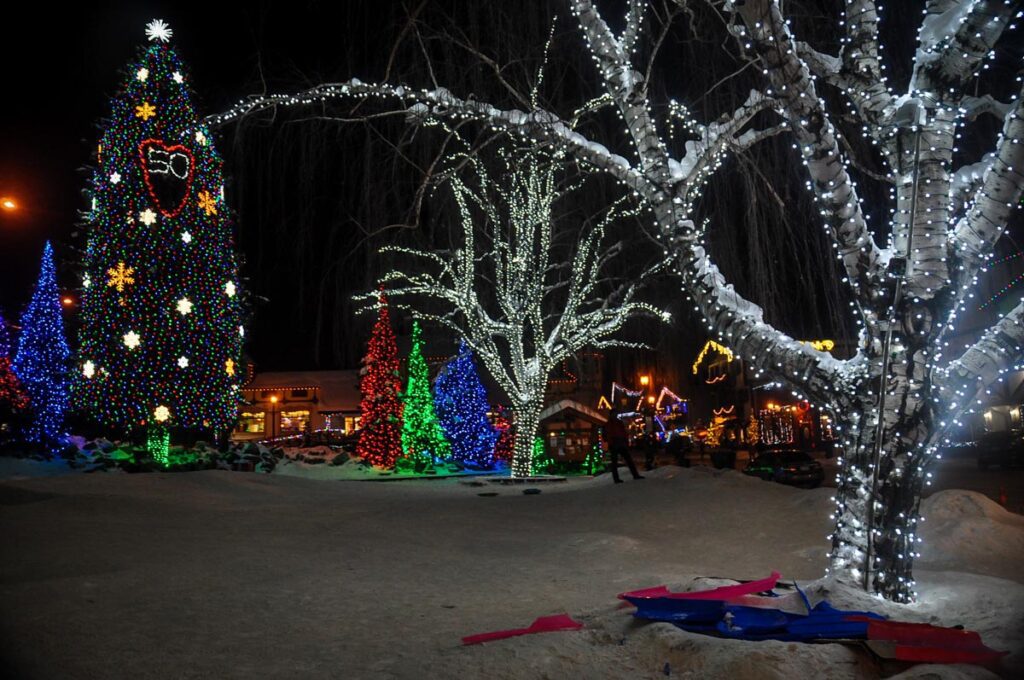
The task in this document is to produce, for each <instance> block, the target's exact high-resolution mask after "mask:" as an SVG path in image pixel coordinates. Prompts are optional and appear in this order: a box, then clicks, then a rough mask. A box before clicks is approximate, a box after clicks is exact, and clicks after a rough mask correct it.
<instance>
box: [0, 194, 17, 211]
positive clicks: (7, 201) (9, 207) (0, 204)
mask: <svg viewBox="0 0 1024 680" xmlns="http://www.w3.org/2000/svg"><path fill="white" fill-rule="evenodd" d="M0 208H3V209H4V210H5V211H7V212H14V211H15V210H17V209H18V202H17V201H15V200H14V199H13V198H11V197H10V196H4V197H2V198H0Z"/></svg>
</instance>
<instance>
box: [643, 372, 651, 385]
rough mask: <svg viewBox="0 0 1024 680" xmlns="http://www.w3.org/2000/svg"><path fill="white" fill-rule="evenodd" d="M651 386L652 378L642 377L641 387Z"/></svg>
mask: <svg viewBox="0 0 1024 680" xmlns="http://www.w3.org/2000/svg"><path fill="white" fill-rule="evenodd" d="M650 384H651V376H649V375H642V376H640V387H647V386H648V385H650Z"/></svg>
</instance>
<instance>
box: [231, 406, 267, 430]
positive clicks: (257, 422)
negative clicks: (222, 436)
mask: <svg viewBox="0 0 1024 680" xmlns="http://www.w3.org/2000/svg"><path fill="white" fill-rule="evenodd" d="M266 416H267V414H266V413H264V412H263V411H255V412H254V411H242V412H241V413H240V414H239V416H238V426H237V427H236V428H235V431H236V432H250V433H262V432H265V431H266V430H265V428H266Z"/></svg>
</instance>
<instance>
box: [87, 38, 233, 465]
mask: <svg viewBox="0 0 1024 680" xmlns="http://www.w3.org/2000/svg"><path fill="white" fill-rule="evenodd" d="M158 24H159V25H158ZM147 34H148V35H149V38H150V40H151V41H152V42H151V44H150V45H149V46H148V47H146V48H145V49H143V50H142V51H141V54H140V56H139V57H138V59H137V60H136V61H134V62H133V63H132V64H130V65H129V67H128V69H127V71H126V77H125V80H124V82H123V83H122V88H121V91H120V92H119V93H118V94H116V95H115V96H114V98H113V100H112V101H111V113H110V116H109V117H108V118H107V119H106V120H105V121H104V123H103V126H102V130H101V136H100V142H99V144H98V146H97V147H96V158H95V165H94V168H93V176H92V181H91V183H90V186H89V190H88V194H89V196H90V198H91V209H90V211H89V212H88V221H89V228H88V241H87V244H86V249H85V261H84V263H83V269H84V278H83V281H82V317H81V319H82V327H81V333H80V342H81V348H80V350H79V356H78V362H77V370H76V375H77V380H76V384H75V388H76V389H75V397H76V403H77V404H78V406H79V407H80V408H82V409H83V410H84V411H85V412H87V413H88V414H89V415H90V416H92V417H93V418H95V419H96V420H97V421H99V422H101V423H103V424H106V425H109V426H114V427H119V428H131V427H135V426H140V425H154V424H156V426H158V427H159V428H161V429H166V428H169V427H182V428H188V429H192V430H214V431H223V430H226V429H228V428H230V427H231V426H232V424H233V423H234V422H235V419H236V418H237V407H238V403H239V400H240V396H239V392H238V389H239V381H240V379H241V376H240V375H239V371H238V370H237V369H238V367H239V366H240V364H241V359H242V357H241V354H242V338H243V335H244V328H243V326H242V319H243V311H242V303H241V296H240V294H239V285H238V267H237V264H236V260H235V254H234V251H233V246H232V240H233V237H232V225H231V220H230V211H229V210H228V208H227V206H226V205H225V201H224V180H223V177H222V174H221V172H222V161H221V158H220V156H219V155H218V153H217V151H216V149H215V148H214V145H213V141H212V139H211V136H210V133H209V131H208V130H207V129H206V127H205V126H204V125H203V124H202V123H201V122H200V120H199V118H198V116H197V113H196V110H195V108H194V106H193V104H192V99H191V93H190V86H189V82H190V81H189V77H188V71H187V69H186V68H185V66H184V64H183V63H182V62H181V60H180V59H179V57H178V55H177V54H176V53H175V51H174V50H173V49H171V47H170V46H169V45H168V44H167V40H168V39H169V37H170V30H169V29H168V28H167V27H166V25H165V24H163V23H162V22H153V23H151V24H150V25H149V27H148V31H147ZM153 439H154V441H155V440H159V441H164V438H163V437H162V436H161V437H154V438H153ZM159 453H160V452H155V454H157V455H158V454H159ZM164 453H166V452H164Z"/></svg>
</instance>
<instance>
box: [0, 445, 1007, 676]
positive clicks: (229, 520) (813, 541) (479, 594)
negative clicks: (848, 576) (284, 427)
mask: <svg viewBox="0 0 1024 680" xmlns="http://www.w3.org/2000/svg"><path fill="white" fill-rule="evenodd" d="M320 454H323V455H317V454H315V452H290V453H288V454H283V455H282V457H281V459H280V460H279V463H278V465H277V466H276V467H275V469H274V473H273V474H268V475H259V474H237V473H230V472H224V471H216V470H209V471H203V472H190V473H181V474H138V475H116V476H115V475H97V474H93V475H64V476H62V477H55V478H39V479H32V480H25V481H19V482H7V483H4V484H2V485H0V535H3V536H5V539H6V540H7V541H8V542H9V544H10V545H12V546H16V548H17V549H16V550H9V551H0V573H3V574H4V575H5V577H4V583H3V595H4V603H5V606H4V607H3V608H2V612H0V625H3V626H4V630H6V631H8V632H9V634H8V635H7V636H5V637H4V638H3V639H0V658H3V659H5V661H7V660H8V659H9V660H10V662H11V664H13V667H15V668H17V669H18V670H19V671H22V672H21V673H20V677H84V676H89V677H113V676H118V677H121V676H124V677H138V678H152V677H160V674H161V671H162V669H166V668H173V669H174V671H175V674H176V675H179V676H182V677H215V678H224V679H225V680H227V679H229V678H246V679H247V680H248V679H254V678H278V677H296V676H301V677H303V678H311V679H316V678H338V677H344V678H399V679H404V678H488V679H490V678H496V679H500V678H507V679H510V680H513V679H514V680H526V679H527V678H529V679H533V678H545V677H547V678H601V679H602V680H603V679H608V680H614V679H618V678H622V679H626V678H629V679H633V678H648V679H651V680H654V679H656V678H666V677H669V678H720V677H728V678H739V679H741V680H742V679H746V678H749V679H754V678H757V679H760V678H780V679H781V678H786V679H787V680H788V679H789V678H837V679H838V678H850V679H861V678H878V677H879V676H880V674H881V673H882V672H883V671H884V672H885V673H891V672H898V671H899V670H901V668H895V669H894V668H888V667H887V668H879V667H878V666H877V665H876V662H875V661H874V660H873V659H872V657H871V656H870V655H869V654H868V653H867V652H865V651H863V650H862V649H860V648H857V647H848V646H844V645H839V644H834V643H829V644H798V643H788V642H756V643H755V642H744V641H738V640H726V639H719V638H714V637H709V636H700V635H696V634H693V633H687V632H684V631H682V630H679V629H677V628H675V627H674V626H671V625H667V624H659V623H646V622H642V621H638V620H636V619H634V618H633V616H632V612H633V610H632V608H631V607H629V606H627V605H625V604H624V603H622V602H620V601H618V600H617V599H616V598H615V596H616V594H617V593H619V592H622V591H625V590H631V589H636V588H643V587H650V586H655V585H659V584H665V585H667V586H669V587H670V588H672V589H673V590H693V589H697V588H704V587H709V586H713V585H719V584H722V583H726V582H728V581H726V580H723V579H722V578H721V577H732V578H736V579H751V578H759V577H764V576H766V575H767V574H768V573H769V572H770V571H771V570H772V569H776V570H778V571H780V572H782V574H783V581H784V582H788V581H790V580H792V579H796V580H797V582H798V583H799V584H800V586H801V587H804V588H805V589H806V590H807V591H808V594H809V596H810V597H811V599H812V600H815V599H817V598H821V597H827V598H828V600H829V601H830V602H832V603H833V604H834V605H836V606H837V607H842V608H848V609H869V610H873V611H876V612H878V613H881V614H885V615H888V616H891V617H893V618H896V619H899V620H908V621H920V622H929V623H934V624H937V625H942V626H955V625H963V626H964V627H966V628H968V629H971V630H976V631H978V632H979V633H981V635H982V638H983V640H984V641H985V642H986V643H987V644H988V645H989V646H991V647H993V648H996V649H1002V650H1012V651H1013V654H1011V655H1010V656H1009V657H1007V658H1005V659H1003V662H1002V666H1001V667H1000V668H999V669H998V672H999V673H1000V674H1001V676H1002V677H1006V678H1011V677H1024V643H1022V640H1024V629H1022V626H1024V620H1022V616H1021V612H1024V585H1022V581H1024V575H1022V574H1019V573H1016V572H1013V573H1007V574H1005V576H1006V578H997V577H995V576H992V575H986V574H984V573H980V572H979V570H978V569H975V568H974V562H975V561H978V562H980V563H981V564H980V569H986V570H991V569H993V568H995V566H996V565H997V563H998V561H999V560H1005V561H1006V563H1007V564H1006V565H1005V568H1006V569H1007V570H1009V569H1012V568H1013V567H1015V566H1019V565H1020V564H1021V563H1022V558H1024V553H1022V551H1021V550H1020V548H1019V547H1015V546H1020V542H1019V541H1020V540H1021V535H1022V533H1024V527H1022V526H1021V525H1020V519H1019V518H1015V517H1013V516H1008V513H1003V511H1002V510H1001V509H998V508H995V507H992V506H991V504H988V503H987V502H985V501H984V499H979V498H975V497H974V496H975V495H973V494H966V495H965V494H962V493H961V492H955V493H952V492H946V493H944V494H936V495H935V496H933V497H932V499H931V500H929V501H927V502H926V507H925V508H924V511H925V514H926V515H927V516H928V520H926V523H925V526H926V527H927V528H928V531H929V532H930V533H929V535H928V536H926V538H925V542H924V543H923V544H922V550H923V551H925V552H926V555H927V559H923V560H922V563H921V566H920V568H919V569H917V570H916V575H917V578H918V590H919V592H920V594H921V598H920V601H919V602H918V603H916V604H912V605H896V604H892V603H888V602H884V601H882V600H879V599H877V598H875V597H873V596H870V595H867V594H865V593H863V592H861V591H859V590H857V589H855V588H851V587H849V586H845V585H837V584H834V583H831V582H829V581H826V580H818V581H815V580H814V579H816V578H818V577H819V576H820V575H821V574H822V573H823V570H824V568H825V566H826V558H825V553H826V551H827V545H826V543H827V542H826V540H825V535H826V534H827V533H828V530H829V527H830V521H829V519H828V513H829V511H830V509H831V508H832V503H831V501H830V500H829V496H830V494H831V493H832V492H831V490H829V489H814V490H801V489H794V488H790V487H786V486H783V485H780V484H774V483H770V482H762V481H760V480H758V479H751V478H748V477H745V476H744V475H742V474H739V473H737V472H735V471H731V470H711V469H710V468H707V467H703V466H698V467H694V468H690V469H680V468H674V467H664V468H659V469H657V470H655V471H653V472H651V473H649V474H648V475H647V479H645V480H640V481H634V480H631V479H628V478H627V479H625V483H624V484H618V485H614V484H612V483H611V480H610V479H609V478H608V476H607V475H602V476H600V477H596V478H592V479H588V478H569V479H567V480H565V481H564V482H559V483H557V484H543V485H542V484H537V485H536V487H535V488H536V489H537V490H540V491H541V493H539V494H535V495H525V494H523V491H524V486H523V485H508V486H505V485H497V484H488V483H486V480H480V479H475V478H464V479H457V478H449V479H436V480H434V481H431V482H429V483H428V482H425V481H417V480H409V481H403V482H402V483H400V484H387V483H378V484H367V483H361V484H355V483H343V482H333V483H321V482H318V481H316V480H312V479H299V478H296V474H302V472H301V471H303V470H305V471H306V472H309V471H315V473H312V472H311V473H310V474H316V475H322V474H326V473H327V472H328V471H334V472H333V473H334V474H351V475H356V474H364V475H367V474H379V473H376V472H373V471H372V470H367V469H366V468H363V469H362V472H360V467H361V466H359V464H358V463H357V462H356V461H354V460H346V461H345V462H344V463H342V464H341V465H330V464H327V463H323V462H320V463H313V462H309V460H313V459H317V458H327V455H326V452H322V451H321V452H320ZM299 458H306V459H308V460H305V461H303V460H299ZM481 483H483V484H486V486H483V487H481V486H480V484H481ZM527 486H528V485H527ZM484 493H486V496H485V497H481V494H484ZM958 499H959V500H958ZM943 522H948V524H947V525H944V524H943ZM929 525H930V526H929ZM944 526H945V527H946V529H945V530H948V531H950V532H954V533H956V532H961V533H962V536H963V537H962V538H961V539H960V540H959V541H954V540H951V541H949V543H948V545H947V544H944V543H943V541H942V540H937V536H936V535H935V534H938V533H941V531H942V530H943V527H944ZM970 526H973V527H974V534H976V536H975V537H974V538H971V533H970V531H968V529H967V527H970ZM985 532H990V533H993V534H995V535H997V536H999V537H1001V538H1000V539H999V540H1000V541H1001V542H1002V546H993V545H989V544H988V543H986V542H980V543H979V542H978V541H980V540H981V536H982V535H983V534H985ZM996 547H998V548H999V550H1000V551H1001V552H999V553H998V555H999V556H998V557H991V563H985V561H984V559H983V558H982V555H983V554H984V551H985V550H991V549H995V548H996ZM940 565H941V566H940ZM939 569H951V570H950V571H939ZM972 572H974V573H972ZM560 612H567V613H569V614H570V615H571V616H572V617H573V618H575V619H576V620H579V621H582V622H583V623H584V624H585V626H586V627H585V628H584V629H583V630H580V631H573V632H558V633H549V634H542V635H530V636H523V637H518V638H513V639H509V640H502V641H497V642H492V643H488V644H483V645H475V646H469V647H464V646H462V645H460V643H459V641H460V639H461V637H462V636H465V635H470V634H474V633H482V632H486V631H494V630H502V629H507V628H517V627H525V626H528V625H529V624H530V622H531V621H532V620H533V619H534V618H536V617H538V616H543V615H548V614H555V613H560ZM240 621H241V622H244V625H239V622H240ZM97 630H102V631H103V632H104V634H103V635H100V636H97V635H96V634H95V631H97ZM267 640H272V641H273V644H265V642H266V641H267ZM154 669H156V670H154ZM899 677H902V678H904V679H908V678H925V677H928V678H940V679H941V678H948V679H952V678H982V677H984V678H992V677H994V676H993V675H992V674H991V673H990V672H989V671H987V670H985V669H980V668H972V667H968V666H950V667H936V666H930V667H925V666H920V667H915V668H912V669H910V670H909V671H905V672H904V673H903V674H901V676H899Z"/></svg>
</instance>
